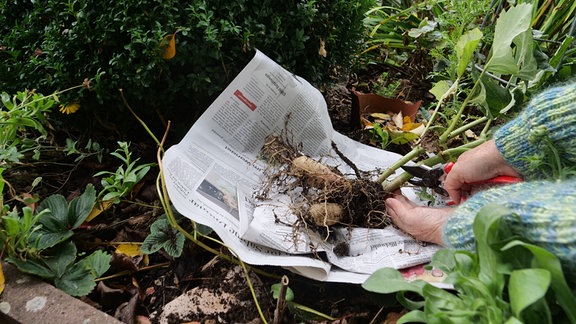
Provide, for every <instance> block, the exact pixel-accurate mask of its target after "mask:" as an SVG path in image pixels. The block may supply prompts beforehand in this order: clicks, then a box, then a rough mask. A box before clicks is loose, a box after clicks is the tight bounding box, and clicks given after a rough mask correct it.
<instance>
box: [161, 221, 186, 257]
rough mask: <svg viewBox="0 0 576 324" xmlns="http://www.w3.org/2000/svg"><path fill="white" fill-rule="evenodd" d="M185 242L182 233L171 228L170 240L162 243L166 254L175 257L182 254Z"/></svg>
mask: <svg viewBox="0 0 576 324" xmlns="http://www.w3.org/2000/svg"><path fill="white" fill-rule="evenodd" d="M185 242H186V237H185V236H184V234H182V233H180V232H179V231H178V230H177V229H175V228H173V229H172V236H171V238H170V240H168V241H166V242H165V243H164V250H165V251H166V253H168V255H170V256H173V257H175V258H177V257H179V256H180V255H182V251H183V250H184V243H185Z"/></svg>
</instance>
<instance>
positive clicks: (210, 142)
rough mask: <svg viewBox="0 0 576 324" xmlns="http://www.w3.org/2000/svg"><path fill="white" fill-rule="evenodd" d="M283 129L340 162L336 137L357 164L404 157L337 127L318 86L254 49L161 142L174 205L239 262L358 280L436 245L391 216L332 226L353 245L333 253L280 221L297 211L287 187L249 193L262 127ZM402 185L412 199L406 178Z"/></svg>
mask: <svg viewBox="0 0 576 324" xmlns="http://www.w3.org/2000/svg"><path fill="white" fill-rule="evenodd" d="M288 116H289V118H288ZM286 129H289V131H290V134H291V136H293V137H294V138H293V140H294V141H295V142H297V143H301V145H302V147H301V151H302V153H304V154H306V155H308V156H311V157H314V158H317V159H318V160H322V161H323V162H324V163H326V164H334V165H336V166H338V167H339V168H343V167H345V166H343V165H342V163H341V162H338V160H337V155H336V154H334V153H335V152H333V148H332V142H334V143H336V145H337V148H338V150H339V151H340V152H342V154H344V155H345V156H346V157H348V158H349V159H350V160H351V161H352V162H353V163H354V164H355V165H356V166H357V168H358V169H360V170H372V171H374V178H375V179H376V178H377V175H378V174H377V173H378V171H379V170H383V169H384V168H386V167H387V166H389V165H391V164H392V163H394V162H396V161H397V160H398V159H399V158H400V156H399V155H398V154H396V153H392V152H388V151H385V150H381V149H377V148H374V147H370V146H367V145H364V144H361V143H358V142H356V141H353V140H351V139H350V138H348V137H346V136H344V135H342V134H340V133H338V132H336V131H335V130H334V128H333V127H332V124H331V121H330V116H329V114H328V110H327V106H326V102H325V100H324V98H323V96H322V94H321V93H320V92H319V91H318V90H317V89H315V88H314V87H313V86H312V85H311V84H309V83H308V82H307V81H306V80H304V79H302V78H300V77H298V76H296V75H294V74H292V73H290V72H289V71H287V70H285V69H284V68H282V67H281V66H279V65H278V64H277V63H275V62H274V61H272V60H271V59H269V58H268V57H266V56H265V55H264V54H263V53H261V52H259V51H257V52H256V54H255V56H254V58H253V59H252V60H251V61H250V62H249V63H248V65H247V66H246V67H245V68H244V69H243V70H242V72H241V73H240V74H239V75H238V76H237V77H236V78H235V79H234V80H233V81H232V83H231V84H230V85H229V86H228V87H227V88H226V89H225V90H224V91H223V92H222V94H221V95H220V96H219V97H218V98H217V99H216V100H215V101H214V102H213V103H212V105H210V107H209V108H208V109H207V110H206V111H205V112H204V113H203V114H202V116H201V117H200V118H199V119H198V120H197V121H196V122H195V123H194V125H193V126H192V127H191V128H190V130H189V131H188V133H187V134H186V135H185V137H184V138H183V139H182V141H181V142H180V143H178V144H177V145H174V146H172V147H170V148H169V149H168V150H167V151H166V153H165V155H164V157H163V172H164V177H165V181H166V187H167V190H168V194H169V196H170V199H171V201H172V203H173V205H174V207H175V208H176V210H178V212H180V213H181V214H182V215H184V216H186V217H188V218H190V219H191V220H193V221H195V222H197V223H201V224H203V225H206V226H209V227H211V228H212V229H213V230H214V231H215V232H216V233H217V234H218V236H219V237H220V239H221V240H222V241H223V242H224V243H225V244H226V245H227V246H228V248H229V249H231V251H232V252H233V253H235V254H236V255H237V256H238V257H239V258H240V259H241V260H243V261H244V262H246V263H249V264H253V265H273V266H280V267H284V268H286V269H289V270H290V271H292V272H295V273H298V274H300V275H302V276H305V277H308V278H313V279H316V280H321V281H333V282H349V283H361V282H364V281H365V280H366V278H367V277H368V276H369V275H370V274H372V273H373V272H374V271H376V270H377V269H380V268H382V267H392V268H396V269H402V268H407V267H410V266H414V265H418V264H422V263H426V262H428V261H430V259H431V257H432V255H433V254H434V253H435V252H436V251H437V250H438V249H439V247H438V246H436V245H425V244H422V243H421V242H417V241H415V240H414V239H413V238H412V237H410V236H409V235H406V234H404V233H403V232H401V231H399V230H397V229H395V228H394V227H392V226H388V227H387V228H384V229H368V228H353V229H349V228H339V229H336V230H335V231H334V232H333V233H331V234H330V235H336V236H341V237H343V238H345V239H346V240H347V243H348V245H349V253H348V254H346V255H345V256H341V255H338V254H337V253H335V252H334V246H333V245H332V243H330V240H327V239H326V238H325V237H322V236H321V235H318V234H315V233H313V232H305V231H302V232H300V233H294V229H293V228H292V227H291V226H288V225H286V224H290V223H291V222H292V221H293V220H294V218H295V217H296V216H295V215H293V214H292V213H291V212H290V208H289V204H290V201H288V200H289V199H288V198H287V196H286V195H282V193H278V194H277V196H275V197H274V199H273V200H272V201H266V202H263V201H259V200H258V199H256V198H254V197H255V195H254V193H255V192H256V191H257V190H258V189H259V188H260V187H261V186H262V183H263V180H264V177H265V172H264V171H265V170H266V168H267V164H266V162H264V161H263V160H261V159H259V158H258V154H259V151H260V149H261V148H262V146H263V145H264V142H265V139H266V137H267V136H269V135H271V134H280V133H281V132H282V131H283V130H286ZM346 172H347V171H346V170H344V171H343V173H344V174H346ZM392 176H394V175H392ZM402 190H403V193H404V194H405V195H406V196H408V198H410V199H411V200H413V201H418V198H417V197H416V195H415V192H414V191H413V190H412V189H411V188H403V189H402ZM278 218H282V219H283V221H281V222H278V221H277V220H278Z"/></svg>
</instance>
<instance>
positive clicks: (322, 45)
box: [318, 40, 328, 57]
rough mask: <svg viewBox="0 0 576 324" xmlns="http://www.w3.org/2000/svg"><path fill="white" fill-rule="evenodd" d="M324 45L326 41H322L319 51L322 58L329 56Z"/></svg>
mask: <svg viewBox="0 0 576 324" xmlns="http://www.w3.org/2000/svg"><path fill="white" fill-rule="evenodd" d="M324 45H326V44H325V43H324V41H323V40H320V48H319V49H318V54H320V56H322V57H326V55H328V53H327V52H326V48H324Z"/></svg>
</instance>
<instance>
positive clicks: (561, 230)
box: [443, 178, 576, 283]
mask: <svg viewBox="0 0 576 324" xmlns="http://www.w3.org/2000/svg"><path fill="white" fill-rule="evenodd" d="M488 203H497V204H500V205H502V206H505V207H507V208H508V209H509V210H510V211H511V212H512V214H510V215H507V216H505V217H504V220H505V221H506V222H507V224H508V225H509V226H510V227H511V230H512V232H513V233H514V234H518V235H519V236H521V237H523V238H525V239H527V240H528V241H530V242H532V243H533V244H536V245H538V246H540V247H543V248H545V249H547V250H548V251H550V252H552V253H553V254H555V255H556V256H557V257H558V258H559V259H560V260H561V262H562V265H563V267H564V270H565V271H564V273H566V274H568V273H569V274H571V275H572V276H573V277H574V278H571V280H573V282H574V283H576V178H571V179H570V180H566V181H561V182H559V181H546V180H538V181H532V182H522V183H517V184H513V185H509V186H504V187H497V188H492V189H489V190H485V191H482V192H478V193H476V194H475V195H474V196H472V197H471V198H469V199H468V200H467V201H466V202H464V203H462V204H461V205H459V206H458V207H457V208H456V209H455V210H454V212H453V214H452V215H451V216H450V218H449V219H448V221H447V222H446V225H445V227H444V231H443V241H444V242H445V243H446V245H447V246H449V247H452V248H455V249H466V250H472V249H473V248H474V235H473V231H472V224H473V222H474V218H475V216H476V214H477V213H478V210H480V208H482V207H483V206H485V205H486V204H488Z"/></svg>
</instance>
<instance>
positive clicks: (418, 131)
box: [409, 123, 426, 137]
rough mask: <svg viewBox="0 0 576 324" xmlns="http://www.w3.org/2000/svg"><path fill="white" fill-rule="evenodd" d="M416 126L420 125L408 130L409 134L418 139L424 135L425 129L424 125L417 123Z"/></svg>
mask: <svg viewBox="0 0 576 324" xmlns="http://www.w3.org/2000/svg"><path fill="white" fill-rule="evenodd" d="M418 124H420V125H419V126H418V127H416V128H413V129H411V130H409V132H410V133H414V134H416V135H418V137H422V134H424V130H425V129H426V126H424V124H422V123H418Z"/></svg>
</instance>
